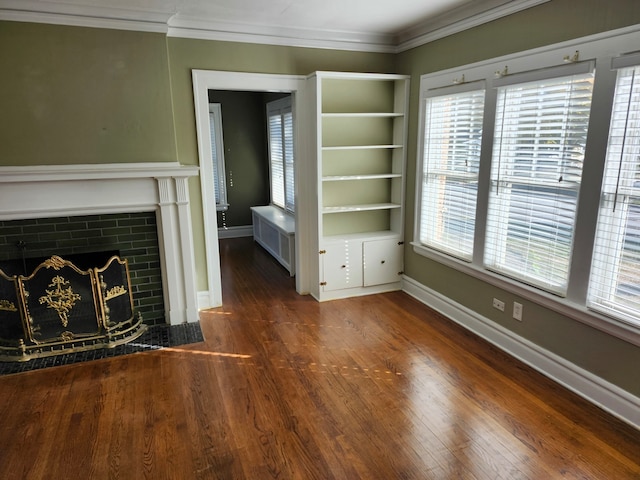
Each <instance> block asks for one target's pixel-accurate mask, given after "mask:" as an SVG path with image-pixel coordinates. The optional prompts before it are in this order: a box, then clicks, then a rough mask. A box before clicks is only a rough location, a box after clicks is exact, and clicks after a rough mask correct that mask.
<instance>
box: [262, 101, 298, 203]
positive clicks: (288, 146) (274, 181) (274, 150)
mask: <svg viewBox="0 0 640 480" xmlns="http://www.w3.org/2000/svg"><path fill="white" fill-rule="evenodd" d="M267 118H268V129H269V170H270V176H271V203H273V204H274V205H277V206H279V207H280V208H283V209H285V210H286V211H287V212H290V213H293V212H294V211H295V198H294V197H295V185H294V178H295V177H294V155H293V151H294V150H293V112H292V109H291V96H288V97H285V98H282V99H280V100H276V101H274V102H269V103H268V104H267Z"/></svg>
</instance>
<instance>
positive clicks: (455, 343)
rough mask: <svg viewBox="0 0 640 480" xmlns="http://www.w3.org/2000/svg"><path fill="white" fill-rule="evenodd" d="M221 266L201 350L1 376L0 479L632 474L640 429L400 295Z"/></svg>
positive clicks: (227, 263) (638, 472)
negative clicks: (344, 293)
mask: <svg viewBox="0 0 640 480" xmlns="http://www.w3.org/2000/svg"><path fill="white" fill-rule="evenodd" d="M221 261H222V267H223V295H224V307H222V308H219V309H213V310H210V311H206V312H203V313H202V315H201V324H202V329H203V332H204V336H205V342H204V343H199V344H193V345H188V346H184V347H180V348H174V349H165V350H160V351H155V352H151V353H140V354H134V355H128V356H124V357H118V358H113V359H106V360H98V361H94V362H87V363H83V364H79V365H78V364H77V365H70V366H64V367H55V368H51V369H47V370H41V371H34V372H30V373H23V374H18V375H13V376H6V377H0V422H1V424H0V478H2V479H3V480H8V479H30V480H31V479H48V480H49V479H67V478H78V479H85V478H87V479H154V480H155V479H172V480H173V479H178V480H181V479H251V480H254V479H255V480H263V479H283V480H290V479H291V480H293V479H301V480H302V479H304V480H310V479H319V480H326V479H340V480H342V479H344V480H352V479H374V480H376V479H382V480H392V479H555V478H562V479H575V478H580V479H598V480H602V479H612V480H613V479H615V480H620V479H640V431H637V430H634V429H632V428H631V427H629V426H627V425H625V424H623V423H621V422H620V421H618V420H616V419H615V418H612V417H611V416H609V415H607V414H606V413H604V412H602V411H601V410H599V409H597V408H596V407H593V406H592V405H590V404H588V403H587V402H585V401H583V400H582V399H580V398H578V397H577V396H575V395H573V394H571V393H569V392H568V391H566V390H564V389H563V388H561V387H559V386H558V385H556V384H555V383H553V382H551V381H549V380H547V379H546V378H544V377H542V376H541V375H539V374H537V373H535V372H534V371H532V370H531V369H530V368H528V367H526V366H524V365H522V364H521V363H519V362H517V361H515V360H513V359H511V358H510V357H508V356H507V355H505V354H503V353H501V352H500V351H498V350H496V349H495V348H493V347H492V346H490V345H489V344H487V343H485V342H484V341H482V340H479V339H477V338H476V337H474V336H473V335H471V334H469V333H467V332H466V331H465V330H463V329H462V328H460V327H458V326H456V325H455V324H453V323H451V322H449V321H447V320H445V319H443V318H441V317H440V316H438V315H437V314H434V313H433V312H431V311H430V310H428V309H427V308H426V307H425V306H423V305H422V304H420V303H419V302H417V301H415V300H414V299H412V298H411V297H409V296H408V295H405V294H403V293H401V292H393V293H388V294H382V295H376V296H369V297H361V298H354V299H348V300H340V301H333V302H326V303H322V304H320V303H317V302H316V301H315V300H313V299H312V298H310V297H302V296H299V295H297V294H296V293H295V291H294V281H293V279H291V278H289V277H288V274H287V273H286V272H285V270H284V269H283V268H281V267H280V266H279V265H278V264H277V263H275V261H274V260H273V259H272V258H271V257H269V256H268V255H267V254H266V253H265V252H264V251H263V250H262V249H260V248H259V247H257V246H256V245H255V244H253V242H252V241H251V240H250V239H233V240H223V241H222V242H221ZM636 367H637V366H636ZM636 367H634V368H636Z"/></svg>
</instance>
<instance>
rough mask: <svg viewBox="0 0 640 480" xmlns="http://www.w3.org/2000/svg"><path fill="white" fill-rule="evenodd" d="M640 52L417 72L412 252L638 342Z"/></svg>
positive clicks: (573, 48) (582, 49) (533, 57)
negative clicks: (417, 94) (419, 74)
mask: <svg viewBox="0 0 640 480" xmlns="http://www.w3.org/2000/svg"><path fill="white" fill-rule="evenodd" d="M638 45H640V29H634V30H633V31H624V32H623V31H615V32H608V33H606V34H603V35H602V36H599V37H598V38H588V39H582V40H577V41H575V42H574V43H563V44H560V45H558V46H548V47H544V48H541V49H536V50H532V51H530V52H524V53H520V54H513V55H508V56H505V57H501V58H498V59H493V60H488V61H484V62H478V63H474V64H472V65H465V66H461V67H459V68H454V69H449V70H445V71H442V72H434V73H429V74H425V75H423V76H422V77H421V79H420V80H421V81H420V112H419V118H420V120H421V124H420V128H421V130H420V132H419V134H418V151H417V166H416V177H417V184H416V213H415V228H414V238H413V241H412V245H413V249H414V251H415V252H416V253H418V254H420V255H424V256H426V257H428V258H430V259H432V260H434V261H437V262H439V263H442V264H444V265H447V266H448V267H451V268H453V269H456V270H458V271H460V272H463V273H465V274H468V275H471V276H474V277H476V278H479V279H481V280H483V281H485V282H487V283H488V284H491V285H494V286H496V287H498V288H501V289H504V290H506V291H510V292H512V293H513V294H516V295H518V296H520V297H522V298H523V299H527V300H530V301H532V302H535V303H538V304H539V305H543V306H545V307H547V308H550V309H552V310H555V311H557V312H559V313H561V314H562V315H565V316H569V317H571V318H574V319H576V320H578V321H581V322H584V323H586V324H588V325H591V326H593V327H596V328H599V329H601V330H603V331H605V332H608V333H610V334H612V335H615V336H618V337H620V338H623V339H625V340H630V341H632V342H634V343H637V344H639V345H640V343H639V342H640V52H639V51H638V48H637V46H638Z"/></svg>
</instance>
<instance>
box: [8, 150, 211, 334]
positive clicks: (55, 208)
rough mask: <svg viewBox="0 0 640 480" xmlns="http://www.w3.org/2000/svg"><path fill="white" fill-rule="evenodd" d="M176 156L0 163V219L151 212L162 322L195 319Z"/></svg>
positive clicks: (193, 172) (186, 213)
mask: <svg viewBox="0 0 640 480" xmlns="http://www.w3.org/2000/svg"><path fill="white" fill-rule="evenodd" d="M198 174H199V168H198V167H194V166H183V165H180V164H179V163H177V162H171V163H168V162H155V163H109V164H100V165H56V166H49V165H39V166H25V167H15V166H5V167H0V220H20V219H25V218H51V217H61V216H77V215H100V214H109V213H133V212H143V211H146V212H156V217H157V219H158V222H157V224H158V242H159V245H160V263H161V268H162V284H163V293H164V303H165V312H166V318H167V322H168V323H170V324H172V325H176V324H180V323H185V322H196V321H198V303H197V291H196V282H195V258H194V252H193V231H192V227H191V213H190V210H189V188H188V179H189V178H190V177H194V176H197V175H198Z"/></svg>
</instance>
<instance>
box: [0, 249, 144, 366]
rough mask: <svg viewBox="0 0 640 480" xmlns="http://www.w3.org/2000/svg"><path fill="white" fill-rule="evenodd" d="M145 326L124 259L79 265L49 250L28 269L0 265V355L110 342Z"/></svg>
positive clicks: (24, 355) (16, 356)
mask: <svg viewBox="0 0 640 480" xmlns="http://www.w3.org/2000/svg"><path fill="white" fill-rule="evenodd" d="M78 258H80V257H78ZM92 258H97V257H96V256H92ZM84 260H86V261H88V262H91V258H89V257H86V258H84ZM145 329H146V325H145V324H143V323H142V316H141V315H140V314H139V313H138V315H136V313H135V311H134V307H133V293H132V288H131V281H130V276H129V265H128V262H127V260H126V259H124V260H123V259H121V258H119V257H118V256H115V255H114V256H112V257H111V258H110V259H109V260H107V261H106V263H105V264H104V265H102V264H100V265H99V266H94V267H89V268H87V269H80V268H78V265H76V264H75V263H73V262H71V261H69V260H67V259H63V258H62V257H59V256H55V255H54V256H52V257H51V258H49V259H47V260H45V261H43V262H42V263H40V265H38V266H37V267H36V268H35V269H34V270H33V272H32V273H30V274H29V275H26V274H25V275H15V274H14V275H6V274H5V272H4V271H3V270H0V361H25V360H31V359H32V358H38V357H48V356H51V355H58V354H62V353H68V352H75V351H84V350H91V349H97V348H105V347H115V346H117V345H120V344H122V343H127V342H129V341H131V340H134V339H135V338H138V337H139V336H140V335H141V334H142V333H143V332H144V331H145Z"/></svg>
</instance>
